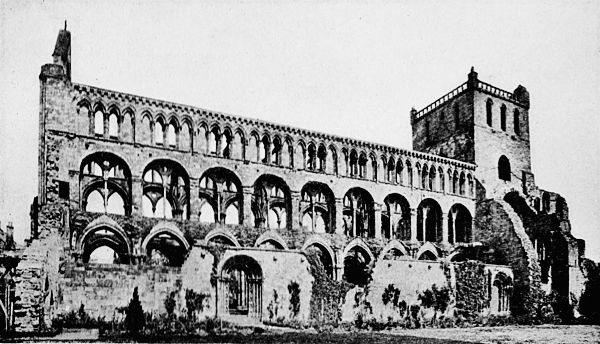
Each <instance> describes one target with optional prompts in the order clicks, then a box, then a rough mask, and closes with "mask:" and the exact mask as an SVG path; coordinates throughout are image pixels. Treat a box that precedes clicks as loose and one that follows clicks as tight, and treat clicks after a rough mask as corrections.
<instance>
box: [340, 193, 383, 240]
mask: <svg viewBox="0 0 600 344" xmlns="http://www.w3.org/2000/svg"><path fill="white" fill-rule="evenodd" d="M343 202H344V203H343V206H344V210H343V215H344V219H343V226H344V233H345V234H346V235H347V236H351V237H373V236H374V235H375V231H374V229H375V228H374V227H375V217H374V213H373V197H372V196H371V195H370V194H369V193H368V192H367V191H366V190H364V189H361V188H352V189H350V190H349V191H348V192H347V193H346V195H345V196H344V201H343Z"/></svg>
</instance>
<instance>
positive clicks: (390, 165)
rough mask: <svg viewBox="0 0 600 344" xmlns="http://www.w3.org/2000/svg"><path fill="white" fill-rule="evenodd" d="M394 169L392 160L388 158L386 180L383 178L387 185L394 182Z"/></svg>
mask: <svg viewBox="0 0 600 344" xmlns="http://www.w3.org/2000/svg"><path fill="white" fill-rule="evenodd" d="M395 167H396V166H395V164H394V158H390V160H388V163H387V169H386V172H387V173H386V178H385V180H386V181H387V182H389V183H392V182H394V181H395V180H394V173H395V172H396V169H395Z"/></svg>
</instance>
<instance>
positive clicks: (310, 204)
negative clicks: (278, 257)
mask: <svg viewBox="0 0 600 344" xmlns="http://www.w3.org/2000/svg"><path fill="white" fill-rule="evenodd" d="M300 194H301V199H300V210H301V214H302V227H304V228H306V229H308V230H309V231H311V232H316V233H332V232H333V231H334V229H335V198H334V195H333V191H331V189H330V188H329V186H327V185H326V184H323V183H318V182H308V183H306V184H305V185H304V186H303V187H302V190H301V192H300Z"/></svg>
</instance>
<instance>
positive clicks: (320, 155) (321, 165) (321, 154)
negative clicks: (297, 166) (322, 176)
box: [317, 145, 327, 172]
mask: <svg viewBox="0 0 600 344" xmlns="http://www.w3.org/2000/svg"><path fill="white" fill-rule="evenodd" d="M317 159H318V166H317V167H318V169H319V172H325V168H326V166H325V161H326V159H327V150H326V149H325V146H323V145H321V146H319V150H318V152H317Z"/></svg>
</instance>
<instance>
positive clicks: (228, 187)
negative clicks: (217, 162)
mask: <svg viewBox="0 0 600 344" xmlns="http://www.w3.org/2000/svg"><path fill="white" fill-rule="evenodd" d="M199 192H200V200H201V204H202V205H201V207H200V216H199V217H200V221H201V222H213V223H214V222H218V223H225V224H236V225H237V224H241V223H242V219H243V213H242V211H241V209H242V206H241V205H242V202H243V192H242V183H241V182H240V179H239V178H238V177H237V175H236V174H235V173H234V172H232V171H230V170H228V169H225V168H222V167H215V168H211V169H209V170H207V171H206V172H204V173H203V174H202V177H200V183H199Z"/></svg>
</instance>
